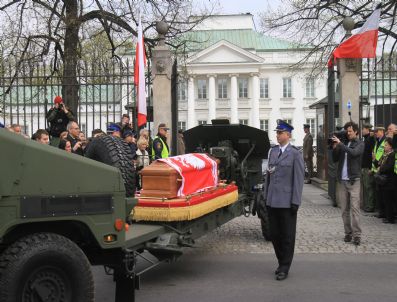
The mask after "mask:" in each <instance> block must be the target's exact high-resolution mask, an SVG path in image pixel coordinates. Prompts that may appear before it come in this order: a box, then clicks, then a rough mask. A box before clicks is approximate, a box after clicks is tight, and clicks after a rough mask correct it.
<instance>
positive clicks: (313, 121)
mask: <svg viewBox="0 0 397 302" xmlns="http://www.w3.org/2000/svg"><path fill="white" fill-rule="evenodd" d="M306 124H308V125H310V133H311V134H312V135H313V138H315V137H316V119H314V118H307V119H306Z"/></svg>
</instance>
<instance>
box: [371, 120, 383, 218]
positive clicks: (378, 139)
mask: <svg viewBox="0 0 397 302" xmlns="http://www.w3.org/2000/svg"><path fill="white" fill-rule="evenodd" d="M374 133H375V145H374V149H373V150H372V167H371V173H372V175H374V174H375V173H376V172H378V169H379V161H380V159H381V158H382V156H383V154H384V153H385V138H386V136H385V127H382V126H377V127H375V130H374ZM374 185H375V184H374ZM374 190H375V192H376V194H375V200H376V205H377V207H378V210H379V213H378V216H377V217H378V218H386V216H385V207H384V205H383V203H382V200H381V199H380V198H378V195H379V192H377V191H376V186H375V187H374Z"/></svg>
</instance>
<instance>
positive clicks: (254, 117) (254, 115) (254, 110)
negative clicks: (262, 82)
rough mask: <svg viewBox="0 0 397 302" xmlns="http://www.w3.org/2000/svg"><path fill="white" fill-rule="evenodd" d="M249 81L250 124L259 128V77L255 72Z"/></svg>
mask: <svg viewBox="0 0 397 302" xmlns="http://www.w3.org/2000/svg"><path fill="white" fill-rule="evenodd" d="M251 83H252V85H251V86H252V98H251V126H252V127H255V128H258V129H259V126H260V123H259V77H258V75H257V74H252V75H251Z"/></svg>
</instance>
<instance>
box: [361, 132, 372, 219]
mask: <svg viewBox="0 0 397 302" xmlns="http://www.w3.org/2000/svg"><path fill="white" fill-rule="evenodd" d="M371 129H372V125H370V124H364V125H363V129H362V131H361V134H362V136H363V141H364V153H363V157H362V160H361V182H362V188H363V194H362V196H363V201H364V211H365V212H374V210H375V192H374V189H375V183H374V176H373V174H372V173H371V167H372V150H373V149H374V146H375V138H374V136H373V134H371Z"/></svg>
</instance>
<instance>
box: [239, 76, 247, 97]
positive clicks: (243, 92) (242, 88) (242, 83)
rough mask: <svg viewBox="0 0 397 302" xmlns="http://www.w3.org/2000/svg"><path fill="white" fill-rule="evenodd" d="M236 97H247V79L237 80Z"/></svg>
mask: <svg viewBox="0 0 397 302" xmlns="http://www.w3.org/2000/svg"><path fill="white" fill-rule="evenodd" d="M238 97H239V98H248V79H246V78H244V79H239V80H238Z"/></svg>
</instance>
